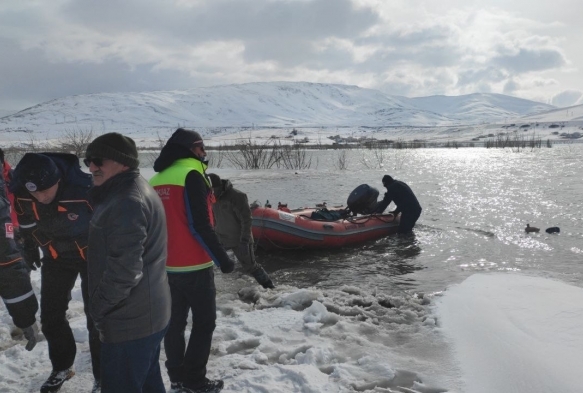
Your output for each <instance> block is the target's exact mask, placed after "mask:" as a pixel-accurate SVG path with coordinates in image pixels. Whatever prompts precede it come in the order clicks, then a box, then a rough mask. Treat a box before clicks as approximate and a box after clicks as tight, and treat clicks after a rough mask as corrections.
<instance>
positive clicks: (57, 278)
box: [40, 260, 101, 380]
mask: <svg viewBox="0 0 583 393" xmlns="http://www.w3.org/2000/svg"><path fill="white" fill-rule="evenodd" d="M70 265H71V264H69V263H68V264H63V265H59V261H58V260H57V261H50V262H44V263H43V265H42V268H41V290H40V293H41V298H40V320H41V324H42V332H43V333H44V335H45V337H46V339H47V342H48V345H49V358H50V359H51V364H52V366H53V370H55V371H62V370H66V369H68V368H69V367H71V366H73V362H74V361H75V354H76V353H77V345H76V344H75V338H74V337H73V332H72V331H71V327H70V326H69V322H68V321H67V315H66V314H67V309H68V308H69V301H70V300H71V290H72V289H73V287H74V286H75V281H76V280H77V276H79V275H80V276H81V295H82V297H83V310H84V311H85V316H86V318H87V331H88V332H89V350H90V352H91V365H92V366H93V376H94V378H95V379H96V380H99V378H100V376H101V371H100V364H99V354H100V348H101V343H100V341H99V333H98V332H97V330H96V329H95V327H94V325H93V319H91V317H90V316H89V308H88V307H89V293H88V289H87V285H88V283H87V264H86V262H84V261H79V263H78V267H71V266H70Z"/></svg>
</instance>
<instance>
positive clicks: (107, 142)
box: [85, 132, 140, 168]
mask: <svg viewBox="0 0 583 393" xmlns="http://www.w3.org/2000/svg"><path fill="white" fill-rule="evenodd" d="M85 157H86V158H108V159H110V160H113V161H115V162H119V163H120V164H123V165H125V166H128V167H130V168H137V167H138V166H139V165H140V160H139V159H138V149H137V148H136V143H135V142H134V140H133V139H132V138H129V137H127V136H124V135H122V134H118V133H117V132H110V133H108V134H103V135H101V136H98V137H97V138H95V139H94V140H93V142H91V143H90V144H89V146H87V151H86V152H85Z"/></svg>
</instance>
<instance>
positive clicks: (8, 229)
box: [4, 222, 14, 239]
mask: <svg viewBox="0 0 583 393" xmlns="http://www.w3.org/2000/svg"><path fill="white" fill-rule="evenodd" d="M4 228H5V230H6V238H7V239H14V225H12V223H11V222H7V223H6V224H4Z"/></svg>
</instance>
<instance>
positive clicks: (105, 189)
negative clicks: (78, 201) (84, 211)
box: [89, 169, 140, 205]
mask: <svg viewBox="0 0 583 393" xmlns="http://www.w3.org/2000/svg"><path fill="white" fill-rule="evenodd" d="M138 176H140V170H139V169H130V170H127V171H125V172H122V173H119V174H117V175H115V176H113V177H111V178H109V179H107V180H106V181H105V183H103V184H102V185H100V186H93V188H91V190H89V196H90V197H91V201H92V202H93V204H95V205H97V204H99V203H101V202H103V200H105V198H106V197H107V195H108V194H109V193H110V192H111V191H112V190H114V189H115V188H116V187H118V186H119V185H120V184H125V183H127V182H128V181H131V180H134V179H135V178H137V177H138Z"/></svg>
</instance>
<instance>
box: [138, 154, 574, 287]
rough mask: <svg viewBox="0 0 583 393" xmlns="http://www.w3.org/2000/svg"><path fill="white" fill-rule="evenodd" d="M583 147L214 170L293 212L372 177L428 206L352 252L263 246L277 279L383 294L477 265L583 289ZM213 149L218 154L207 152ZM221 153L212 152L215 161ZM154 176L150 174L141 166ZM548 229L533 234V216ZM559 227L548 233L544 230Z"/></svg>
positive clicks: (334, 199) (339, 200)
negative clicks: (411, 226)
mask: <svg viewBox="0 0 583 393" xmlns="http://www.w3.org/2000/svg"><path fill="white" fill-rule="evenodd" d="M582 153H583V146H582V145H560V146H559V145H557V146H554V147H552V148H542V149H536V150H534V151H531V150H525V151H520V152H516V151H512V150H510V149H504V150H502V149H485V148H462V149H415V150H411V149H408V150H392V149H391V150H383V151H380V152H379V151H371V150H350V151H348V152H347V154H348V156H347V161H346V169H344V170H340V169H338V168H339V166H340V165H339V155H340V154H342V153H341V152H340V151H333V150H328V151H314V152H310V153H309V154H312V164H311V167H310V168H309V169H304V170H297V171H295V170H281V169H271V170H238V169H233V168H229V167H228V166H229V164H228V162H226V161H225V160H223V161H222V162H221V166H220V168H210V169H209V172H215V173H217V174H219V175H220V176H221V177H223V178H229V179H230V180H231V181H232V182H233V184H234V185H235V187H236V188H239V189H240V190H242V191H244V192H246V193H247V194H248V196H249V200H250V201H254V200H257V201H258V202H259V203H260V204H264V203H265V202H266V200H269V201H270V202H271V203H272V204H273V205H274V206H276V205H277V202H282V203H287V204H288V206H289V207H290V208H299V207H304V206H314V205H315V204H316V203H322V202H324V201H325V202H327V204H328V206H329V207H331V206H333V205H342V204H345V203H346V199H347V197H348V195H349V194H350V192H351V191H352V190H353V189H354V188H356V187H357V186H358V185H360V184H363V183H366V184H369V185H371V186H373V187H376V188H377V189H378V190H379V191H380V193H381V195H380V196H379V198H381V197H382V193H383V190H384V189H383V188H382V184H381V178H382V176H383V175H384V174H390V175H392V176H393V177H394V178H396V179H399V180H402V181H404V182H406V183H407V184H409V185H410V186H411V188H412V189H413V191H414V192H415V194H416V195H417V197H418V199H419V201H420V203H421V205H422V207H423V213H422V215H421V218H420V219H419V221H418V222H417V226H416V228H415V235H414V237H412V238H400V237H396V236H395V237H387V238H384V239H381V240H378V241H376V242H372V243H368V244H365V245H363V246H360V247H356V248H344V249H337V250H327V251H303V252H290V251H283V250H282V251H281V252H276V253H273V252H271V253H265V252H259V253H258V260H259V262H260V263H262V264H263V265H264V266H265V268H266V270H267V271H268V272H270V274H271V275H272V277H273V278H274V279H275V281H276V282H277V283H279V284H289V285H293V286H297V287H306V286H316V287H320V288H333V287H338V286H341V285H354V286H359V287H368V288H371V289H373V288H375V287H376V288H377V289H378V290H382V291H385V292H392V291H402V290H406V291H408V292H409V291H415V292H418V291H420V292H435V291H442V290H444V289H445V288H446V287H447V286H448V285H450V284H452V283H457V282H460V281H462V280H463V279H464V278H466V277H467V276H469V275H471V274H473V273H475V272H479V271H510V270H514V271H522V272H525V273H528V274H535V275H541V276H544V277H551V278H557V279H560V280H562V281H565V282H568V283H571V284H574V285H578V286H582V284H581V282H582V280H581V279H582V276H583V229H582V224H583V181H582V179H581V178H582V169H583V154H582ZM210 154H217V153H214V152H212V151H211V152H210ZM215 161H216V160H215ZM144 175H145V176H148V171H147V170H146V171H144ZM527 223H529V224H530V225H531V226H536V227H539V228H541V232H540V233H531V234H527V233H525V231H524V228H525V226H526V224H527ZM552 226H558V227H560V228H561V233H560V234H558V235H556V234H555V235H549V234H547V233H545V232H544V230H545V229H546V228H548V227H552Z"/></svg>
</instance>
